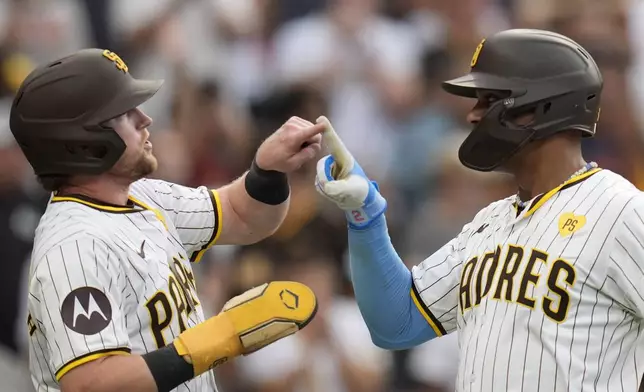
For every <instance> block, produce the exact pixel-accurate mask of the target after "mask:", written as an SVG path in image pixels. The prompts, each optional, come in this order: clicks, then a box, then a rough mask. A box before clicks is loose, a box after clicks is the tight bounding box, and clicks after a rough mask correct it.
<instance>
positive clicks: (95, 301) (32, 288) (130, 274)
mask: <svg viewBox="0 0 644 392" xmlns="http://www.w3.org/2000/svg"><path fill="white" fill-rule="evenodd" d="M130 195H131V196H130V198H129V200H130V202H129V206H128V207H118V206H109V205H105V204H104V203H101V202H98V201H96V200H91V199H88V198H86V197H82V196H73V197H58V196H54V197H53V198H52V199H51V201H50V203H49V205H48V206H47V210H46V211H45V214H44V215H43V217H42V218H41V221H40V223H39V226H38V228H37V230H36V238H35V242H34V250H33V254H32V264H31V269H30V277H29V302H28V306H29V319H28V327H29V334H30V339H29V343H30V368H31V373H32V378H33V382H34V385H35V386H36V389H37V390H38V391H58V390H59V386H58V380H60V378H61V377H62V376H63V375H64V374H65V373H67V372H68V371H70V370H71V369H73V368H74V367H76V366H79V365H81V364H83V363H86V362H88V361H90V360H92V359H95V358H98V357H101V356H106V355H118V354H124V355H127V354H128V353H130V352H131V353H135V354H144V353H146V352H150V351H153V350H156V349H157V348H160V347H163V346H165V345H166V344H169V343H171V342H172V341H173V339H174V337H176V336H177V335H178V334H179V333H181V332H182V331H183V330H185V329H186V328H190V327H192V326H194V325H196V324H198V323H200V322H202V321H203V320H204V315H203V311H202V308H201V305H200V302H199V299H198V298H197V295H196V286H195V279H194V276H193V274H192V268H191V265H190V263H191V260H192V261H198V260H199V259H200V258H201V256H202V254H203V252H205V250H206V249H207V248H208V247H209V246H211V245H213V243H214V242H215V241H216V238H217V236H218V235H219V233H220V231H221V208H220V206H219V202H218V200H219V199H218V196H217V193H216V192H215V191H211V190H209V189H206V188H204V187H201V188H196V189H194V188H187V187H183V186H180V185H176V184H171V183H167V182H163V181H158V180H148V179H144V180H140V181H137V182H136V183H134V184H132V186H131V191H130ZM176 391H182V392H183V391H186V392H188V391H190V392H201V391H216V386H215V380H214V376H213V373H212V372H208V373H205V374H203V375H201V376H199V377H197V378H195V379H193V380H191V381H189V382H186V383H185V384H182V385H180V386H179V387H178V388H176Z"/></svg>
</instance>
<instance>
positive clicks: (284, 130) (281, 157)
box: [255, 117, 324, 173]
mask: <svg viewBox="0 0 644 392" xmlns="http://www.w3.org/2000/svg"><path fill="white" fill-rule="evenodd" d="M322 131H324V124H313V123H311V122H310V121H306V120H304V119H302V118H300V117H291V118H290V119H289V120H288V121H287V122H286V123H284V125H282V126H281V127H280V128H279V129H278V130H277V131H275V132H274V133H273V134H272V135H271V136H269V137H268V138H267V139H266V140H265V141H264V142H263V143H262V145H261V146H259V148H258V149H257V155H256V156H255V161H256V163H257V166H259V167H260V169H264V170H274V171H278V172H282V173H290V172H292V171H295V170H297V169H299V168H300V167H301V166H302V165H303V164H304V163H306V162H308V161H310V160H312V159H314V158H315V157H316V156H317V154H318V153H319V152H320V151H321V150H322V144H321V142H322V136H321V133H322Z"/></svg>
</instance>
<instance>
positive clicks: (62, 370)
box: [56, 348, 130, 381]
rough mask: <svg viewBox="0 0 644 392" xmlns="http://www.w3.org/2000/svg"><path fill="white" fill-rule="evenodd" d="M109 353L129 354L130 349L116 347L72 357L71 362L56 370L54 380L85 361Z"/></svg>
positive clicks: (58, 379) (108, 354)
mask: <svg viewBox="0 0 644 392" xmlns="http://www.w3.org/2000/svg"><path fill="white" fill-rule="evenodd" d="M110 355H130V349H129V348H117V349H114V350H110V351H103V352H98V353H95V354H89V355H83V356H82V357H79V358H77V359H74V360H73V361H71V362H68V363H67V364H66V365H65V366H63V367H62V368H60V370H59V371H57V372H56V381H60V379H61V378H63V376H64V375H65V374H67V373H68V372H69V371H70V370H72V369H74V368H77V367H79V366H80V365H84V364H86V363H87V362H91V361H93V360H96V359H98V358H103V357H107V356H110Z"/></svg>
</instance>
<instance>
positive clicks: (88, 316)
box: [60, 287, 112, 335]
mask: <svg viewBox="0 0 644 392" xmlns="http://www.w3.org/2000/svg"><path fill="white" fill-rule="evenodd" d="M60 313H61V315H62V318H63V322H64V323H65V325H66V326H67V328H69V329H71V330H72V331H74V332H77V333H79V334H82V335H94V334H97V333H99V332H101V331H102V330H104V329H105V328H106V327H107V326H108V325H109V324H110V321H112V306H111V305H110V301H109V300H108V299H107V296H106V295H105V294H104V293H103V292H102V291H101V290H99V289H97V288H94V287H80V288H77V289H76V290H74V291H72V292H71V293H69V294H67V297H65V300H64V301H63V306H62V307H61V309H60Z"/></svg>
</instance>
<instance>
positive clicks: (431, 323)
mask: <svg viewBox="0 0 644 392" xmlns="http://www.w3.org/2000/svg"><path fill="white" fill-rule="evenodd" d="M409 294H410V295H411V299H412V301H414V304H415V305H416V307H417V308H418V311H419V312H420V314H422V315H423V317H424V318H425V320H426V321H427V323H428V324H429V326H430V327H432V329H433V330H434V333H435V334H436V336H437V337H440V336H443V335H445V333H444V332H443V331H444V329H443V328H442V327H440V326H439V325H437V324H436V323H435V322H434V320H433V318H432V317H431V316H430V315H429V314H428V313H427V310H425V307H424V306H423V305H422V304H421V302H420V301H421V300H420V299H419V298H418V296H417V295H416V291H415V290H414V284H413V283H412V288H411V290H410V293H409Z"/></svg>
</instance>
